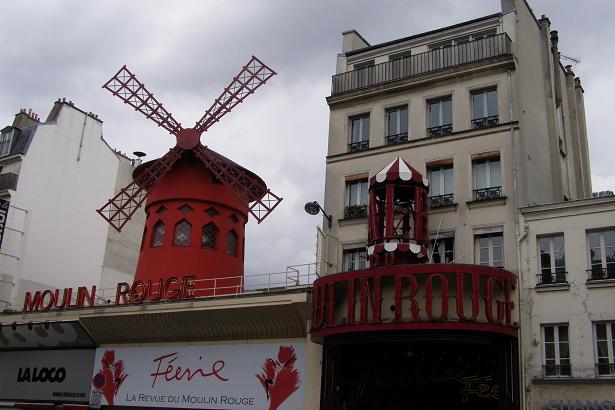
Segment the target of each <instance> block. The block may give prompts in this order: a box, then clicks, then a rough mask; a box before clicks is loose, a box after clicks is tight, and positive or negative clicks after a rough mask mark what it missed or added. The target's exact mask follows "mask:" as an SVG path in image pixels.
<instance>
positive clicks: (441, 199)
mask: <svg viewBox="0 0 615 410" xmlns="http://www.w3.org/2000/svg"><path fill="white" fill-rule="evenodd" d="M454 199H455V194H446V195H435V196H430V197H429V207H430V208H432V209H433V208H440V207H443V206H447V205H452V204H453V200H454Z"/></svg>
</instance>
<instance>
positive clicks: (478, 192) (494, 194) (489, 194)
mask: <svg viewBox="0 0 615 410" xmlns="http://www.w3.org/2000/svg"><path fill="white" fill-rule="evenodd" d="M501 197H502V187H501V186H493V187H489V188H481V189H475V190H474V200H475V201H488V200H490V199H497V198H501Z"/></svg>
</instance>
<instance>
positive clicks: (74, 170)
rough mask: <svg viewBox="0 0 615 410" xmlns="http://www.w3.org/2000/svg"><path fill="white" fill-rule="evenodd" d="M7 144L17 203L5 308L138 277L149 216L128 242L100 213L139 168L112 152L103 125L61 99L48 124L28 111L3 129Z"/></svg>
mask: <svg viewBox="0 0 615 410" xmlns="http://www.w3.org/2000/svg"><path fill="white" fill-rule="evenodd" d="M0 145H1V147H0V169H1V171H0V197H1V198H2V199H6V200H9V201H10V210H9V212H8V219H7V223H6V227H5V230H4V239H3V242H2V248H1V252H0V280H1V282H0V286H1V287H0V307H1V306H2V305H5V306H6V304H7V303H8V302H9V301H11V302H13V303H14V305H15V306H14V307H16V308H19V307H20V306H19V304H20V303H23V296H24V294H25V292H27V291H33V290H40V289H48V288H64V287H71V286H73V285H74V284H75V283H84V284H85V283H87V284H91V285H96V286H98V287H103V288H104V287H109V286H114V285H115V283H116V282H117V281H118V280H120V279H121V280H131V279H132V276H133V274H134V267H135V266H136V261H137V257H138V251H139V244H140V239H141V233H142V225H143V220H144V215H143V213H142V212H141V213H138V214H137V217H136V218H135V219H134V220H133V221H132V222H131V223H130V224H129V225H127V229H124V231H123V232H122V235H121V237H120V236H119V235H118V234H117V233H116V232H114V231H112V228H110V227H109V226H108V224H107V223H106V222H105V221H104V220H103V219H102V218H101V217H100V216H99V215H98V214H97V213H96V209H98V208H99V207H100V206H101V205H102V204H104V203H105V202H106V201H107V200H108V199H109V198H110V197H112V196H113V195H114V193H115V191H116V190H118V188H119V187H121V186H123V185H125V184H126V183H128V181H130V178H131V174H132V170H133V169H134V167H136V166H137V165H138V163H136V162H135V161H134V160H131V159H129V158H127V157H126V156H124V155H122V154H121V153H119V152H117V151H114V150H113V149H112V148H111V147H109V145H108V144H107V143H106V142H105V140H104V139H103V136H102V121H101V120H100V119H98V117H97V116H96V115H94V114H92V113H86V112H84V111H82V110H80V109H78V108H77V107H75V106H74V104H73V103H72V102H67V101H65V100H58V101H57V102H56V103H55V104H54V106H53V108H52V109H51V112H50V113H49V116H48V117H47V119H46V120H45V121H40V120H39V119H38V117H37V116H35V115H33V114H29V113H26V112H25V110H22V112H20V113H19V114H17V115H16V116H15V121H14V122H13V125H12V126H8V127H4V128H3V129H2V134H1V138H0Z"/></svg>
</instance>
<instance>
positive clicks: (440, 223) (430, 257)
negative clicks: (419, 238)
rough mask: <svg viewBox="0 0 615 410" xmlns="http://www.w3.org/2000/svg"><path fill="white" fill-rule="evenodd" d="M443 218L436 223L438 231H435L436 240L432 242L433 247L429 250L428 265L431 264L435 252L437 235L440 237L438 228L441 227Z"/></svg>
mask: <svg viewBox="0 0 615 410" xmlns="http://www.w3.org/2000/svg"><path fill="white" fill-rule="evenodd" d="M443 219H444V217H443V216H441V217H440V222H439V223H438V230H437V231H436V238H435V239H434V241H433V247H432V248H431V253H430V254H429V263H432V262H433V260H432V258H433V253H434V251H435V250H436V249H435V248H436V245H438V235H440V227H441V226H442V220H443Z"/></svg>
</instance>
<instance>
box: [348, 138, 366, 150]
mask: <svg viewBox="0 0 615 410" xmlns="http://www.w3.org/2000/svg"><path fill="white" fill-rule="evenodd" d="M368 148H369V140H367V141H357V142H351V143H350V144H348V152H355V151H363V150H366V149H368Z"/></svg>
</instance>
